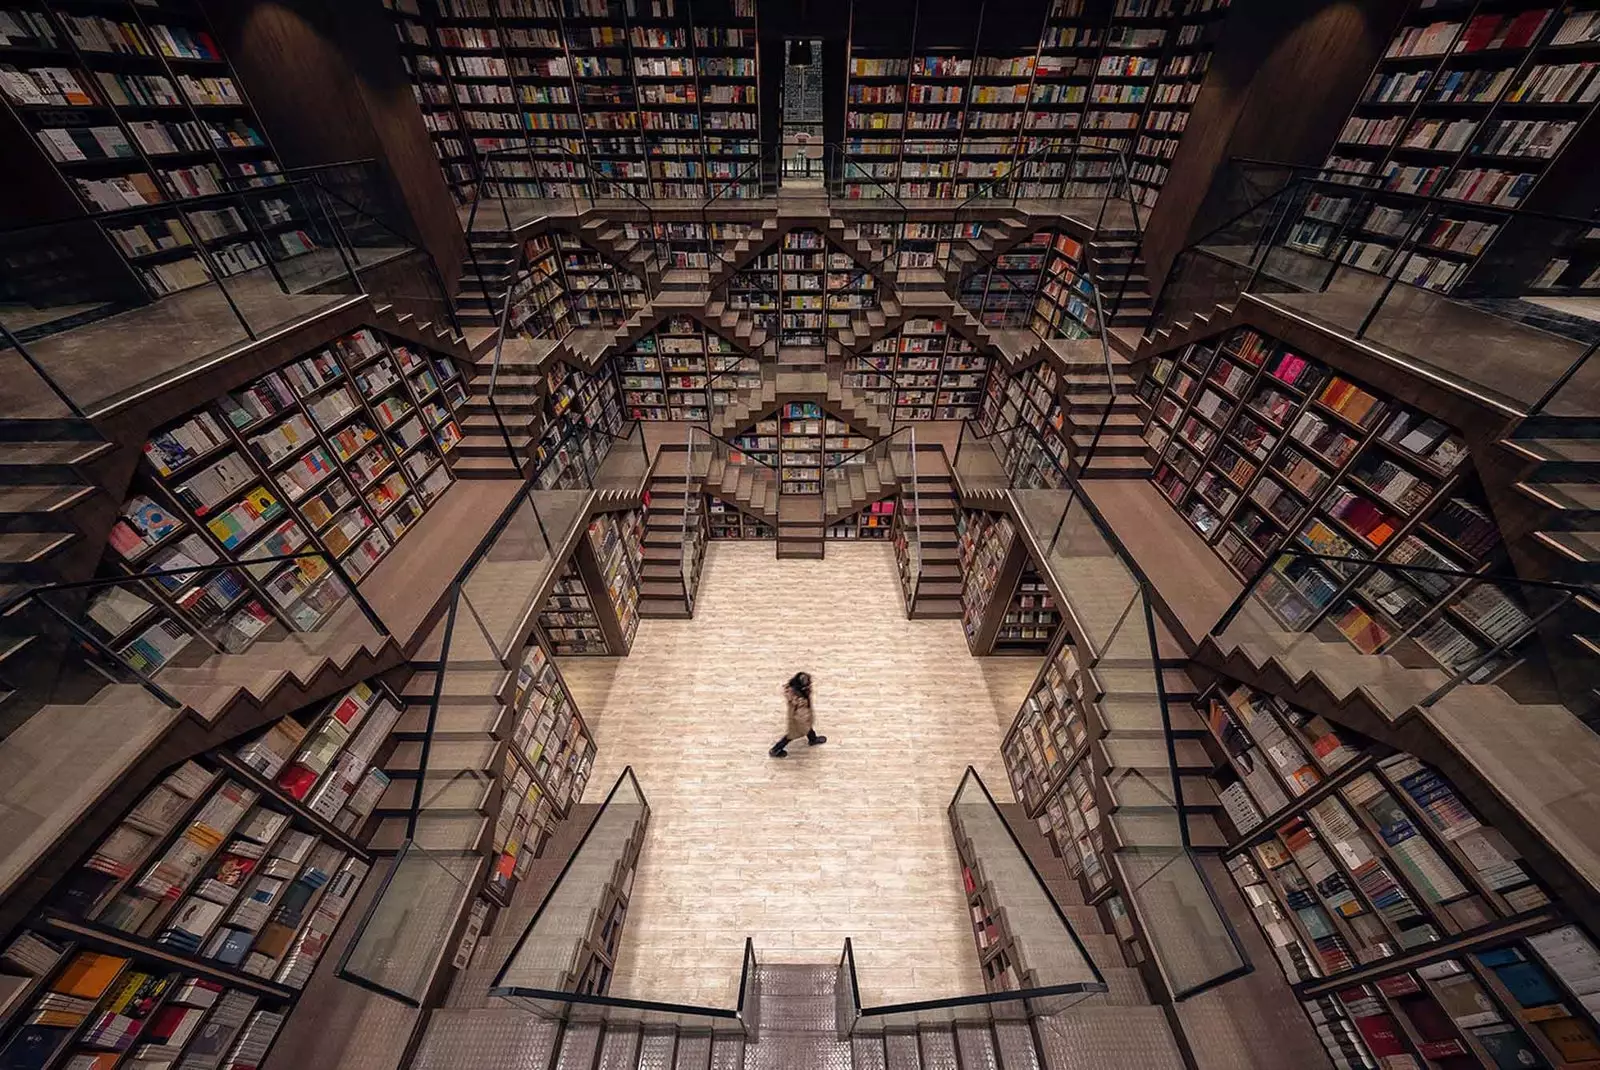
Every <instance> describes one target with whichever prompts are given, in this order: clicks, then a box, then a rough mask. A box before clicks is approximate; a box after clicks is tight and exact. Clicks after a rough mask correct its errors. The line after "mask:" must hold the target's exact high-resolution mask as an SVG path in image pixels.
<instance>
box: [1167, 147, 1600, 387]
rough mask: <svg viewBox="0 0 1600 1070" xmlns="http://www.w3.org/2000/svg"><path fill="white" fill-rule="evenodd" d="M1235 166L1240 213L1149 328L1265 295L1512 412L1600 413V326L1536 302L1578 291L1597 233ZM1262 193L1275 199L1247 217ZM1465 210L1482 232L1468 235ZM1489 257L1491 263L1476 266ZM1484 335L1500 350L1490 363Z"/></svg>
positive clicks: (1194, 262)
mask: <svg viewBox="0 0 1600 1070" xmlns="http://www.w3.org/2000/svg"><path fill="white" fill-rule="evenodd" d="M1230 166H1231V168H1232V169H1233V170H1234V171H1236V172H1238V175H1239V177H1237V178H1235V179H1234V180H1233V181H1232V183H1231V185H1229V187H1228V188H1230V189H1234V190H1236V191H1237V192H1238V195H1237V197H1236V198H1234V200H1233V204H1232V207H1235V208H1238V210H1237V211H1236V212H1235V213H1234V214H1233V215H1232V216H1230V217H1228V218H1226V219H1225V220H1224V221H1223V222H1222V223H1221V224H1220V225H1218V226H1216V227H1214V228H1213V229H1212V230H1211V231H1210V232H1208V233H1207V234H1205V235H1204V236H1203V237H1201V238H1200V239H1198V240H1197V241H1195V242H1193V243H1191V245H1190V246H1189V247H1187V248H1186V249H1185V250H1184V251H1183V252H1182V253H1181V254H1180V255H1179V256H1178V257H1177V258H1176V259H1175V260H1174V262H1173V266H1172V268H1171V270H1170V271H1169V273H1168V275H1167V278H1166V280H1165V282H1164V283H1163V285H1162V286H1161V289H1160V291H1159V292H1160V304H1159V307H1158V309H1157V311H1156V314H1155V316H1154V317H1153V320H1152V329H1156V328H1161V327H1170V326H1173V325H1175V324H1178V323H1181V322H1182V321H1184V320H1185V319H1187V318H1188V317H1189V316H1191V315H1193V314H1194V313H1196V312H1202V313H1203V312H1209V311H1210V310H1211V309H1212V308H1213V307H1215V305H1217V304H1219V303H1225V302H1230V301H1233V300H1235V299H1236V298H1237V297H1238V295H1239V294H1241V293H1250V294H1257V295H1261V296H1262V298H1263V299H1264V300H1266V301H1268V302H1269V303H1271V304H1274V305H1278V306H1281V307H1283V308H1284V309H1286V310H1288V311H1289V312H1290V313H1291V314H1293V315H1295V316H1297V317H1300V318H1303V319H1307V320H1310V321H1312V322H1315V323H1317V324H1319V325H1321V326H1323V327H1325V328H1327V329H1329V330H1332V331H1334V332H1337V333H1339V334H1342V335H1346V336H1349V337H1352V338H1357V339H1361V340H1363V341H1364V342H1366V343H1367V344H1368V345H1369V346H1370V347H1372V348H1374V349H1377V350H1379V351H1380V352H1382V353H1383V354H1384V355H1385V356H1386V357H1387V358H1388V359H1390V360H1392V361H1394V362H1395V363H1397V364H1400V365H1402V366H1405V367H1408V368H1411V369H1413V370H1415V371H1417V372H1419V373H1421V374H1424V375H1426V376H1428V377H1430V378H1436V379H1439V380H1442V381H1444V382H1446V383H1449V384H1450V385H1452V386H1454V387H1456V388H1457V389H1460V390H1463V391H1466V392H1469V393H1472V394H1475V395H1478V396H1481V397H1484V398H1486V399H1488V400H1490V401H1492V402H1496V403H1498V404H1500V405H1502V406H1504V407H1506V408H1507V409H1509V410H1511V411H1512V412H1518V413H1528V412H1537V411H1541V410H1545V409H1547V408H1548V411H1552V412H1557V413H1559V414H1565V415H1582V414H1584V413H1593V412H1594V411H1596V405H1600V370H1596V369H1595V368H1593V367H1592V366H1591V365H1592V362H1591V361H1590V360H1589V358H1590V356H1591V355H1592V353H1593V352H1594V350H1595V348H1596V347H1597V346H1600V327H1597V326H1596V325H1595V324H1594V323H1593V321H1592V320H1588V319H1584V318H1581V317H1578V316H1572V315H1567V314H1564V313H1563V312H1561V311H1560V310H1559V309H1555V308H1550V307H1546V306H1545V305H1541V304H1535V303H1534V302H1535V301H1541V300H1544V299H1547V298H1559V297H1563V296H1568V295H1571V294H1572V293H1574V292H1575V291H1574V289H1573V284H1572V283H1571V282H1570V280H1569V279H1568V278H1567V276H1569V275H1571V274H1572V272H1573V271H1574V270H1576V269H1575V268H1572V267H1571V266H1570V264H1572V263H1576V260H1574V259H1573V258H1572V257H1571V255H1570V253H1569V250H1571V249H1574V248H1576V247H1577V246H1578V245H1579V243H1581V242H1582V241H1584V240H1585V239H1586V236H1587V235H1590V234H1592V233H1594V231H1595V228H1596V221H1595V220H1593V219H1585V218H1579V217H1575V216H1563V215H1557V214H1553V213H1545V212H1535V211H1529V210H1527V209H1523V208H1517V207H1506V206H1503V205H1500V204H1495V203H1491V202H1485V201H1477V200H1472V201H1463V200H1459V199H1456V198H1453V197H1447V196H1443V195H1442V194H1440V193H1430V194H1420V193H1407V192H1402V191H1400V190H1398V189H1391V188H1388V187H1387V184H1386V183H1385V182H1384V181H1383V180H1381V179H1379V178H1377V177H1375V176H1368V175H1359V174H1352V173H1347V172H1340V171H1336V170H1328V169H1315V168H1295V167H1291V166H1289V165H1286V164H1279V163H1270V162H1263V161H1255V160H1242V159H1235V160H1233V161H1231V164H1230ZM1224 181H1227V180H1224ZM1252 191H1265V192H1264V193H1263V195H1262V196H1260V198H1259V199H1258V200H1255V201H1254V202H1250V203H1246V204H1244V206H1243V207H1239V204H1240V203H1241V202H1242V201H1245V200H1247V199H1248V197H1249V196H1250V194H1251V192H1252ZM1463 205H1465V206H1466V207H1468V208H1470V209H1471V214H1472V217H1473V220H1474V221H1475V222H1474V223H1473V224H1472V226H1471V227H1469V228H1466V229H1465V230H1463V228H1462V227H1461V222H1460V211H1461V209H1462V206H1463ZM1485 249H1489V250H1490V251H1491V252H1492V253H1493V258H1492V260H1491V259H1482V260H1479V259H1478V256H1479V254H1480V253H1482V252H1483V251H1484V250H1485ZM1563 265H1568V266H1567V267H1563ZM1529 299H1531V300H1529ZM1484 337H1493V338H1495V339H1496V344H1495V345H1494V346H1492V347H1489V348H1488V349H1485V347H1484V346H1483V345H1482V342H1481V340H1482V339H1483V338H1484ZM1503 351H1515V352H1516V353H1517V359H1516V360H1514V361H1507V360H1503V359H1499V357H1498V356H1497V354H1500V353H1502V352H1503Z"/></svg>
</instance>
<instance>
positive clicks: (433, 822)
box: [367, 814, 490, 854]
mask: <svg viewBox="0 0 1600 1070" xmlns="http://www.w3.org/2000/svg"><path fill="white" fill-rule="evenodd" d="M489 823H490V821H489V818H487V817H484V816H482V815H478V814H456V815H452V814H442V815H440V814H426V815H423V816H422V817H420V818H418V820H417V830H416V835H415V836H414V837H413V840H414V842H415V843H416V844H417V846H418V847H421V848H423V849H424V850H428V851H440V852H459V853H470V852H474V851H477V850H479V849H481V846H482V844H483V840H484V837H485V835H486V833H487V831H488V828H489ZM405 841H406V819H405V818H403V817H386V818H384V819H383V820H382V821H380V822H379V823H378V830H377V831H376V832H374V833H373V834H372V840H371V842H370V843H368V845H367V848H368V850H370V851H372V852H374V853H376V854H393V853H394V852H396V851H398V850H400V848H401V847H402V846H404V844H405Z"/></svg>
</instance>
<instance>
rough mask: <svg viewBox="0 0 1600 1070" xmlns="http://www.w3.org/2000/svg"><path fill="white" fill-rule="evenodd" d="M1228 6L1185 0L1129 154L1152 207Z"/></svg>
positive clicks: (1220, 0)
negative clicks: (1137, 134)
mask: <svg viewBox="0 0 1600 1070" xmlns="http://www.w3.org/2000/svg"><path fill="white" fill-rule="evenodd" d="M1228 6H1229V5H1228V0H1184V3H1183V4H1182V5H1181V10H1180V11H1179V12H1178V14H1177V16H1176V20H1175V24H1174V25H1173V26H1172V30H1171V33H1170V34H1169V36H1168V39H1167V48H1166V51H1165V52H1164V53H1163V54H1162V57H1161V61H1160V70H1159V73H1158V74H1157V76H1156V80H1155V82H1154V84H1153V85H1152V86H1151V88H1150V93H1149V97H1148V99H1147V101H1146V103H1145V109H1144V114H1143V117H1142V118H1141V120H1140V123H1139V138H1138V140H1137V141H1135V142H1134V144H1133V150H1132V152H1131V153H1129V171H1130V177H1131V179H1132V182H1133V185H1134V188H1135V189H1136V190H1137V191H1138V198H1139V203H1141V204H1142V205H1144V206H1145V207H1147V208H1150V207H1154V206H1155V203H1156V199H1157V198H1158V197H1159V196H1160V194H1161V187H1162V186H1163V185H1164V184H1165V183H1166V180H1167V172H1168V171H1169V170H1171V166H1172V158H1173V157H1174V156H1176V155H1177V153H1178V144H1179V142H1180V141H1181V140H1182V138H1183V131H1184V130H1185V128H1187V126H1188V124H1189V112H1190V109H1192V108H1193V107H1194V102H1195V100H1196V99H1197V98H1198V97H1199V96H1200V86H1201V83H1203V82H1204V81H1205V76H1206V71H1207V70H1208V69H1209V68H1210V65H1211V51H1212V48H1213V47H1214V46H1215V44H1216V41H1217V38H1218V36H1219V35H1220V33H1221V31H1222V24H1223V20H1224V18H1225V17H1226V16H1227V11H1228Z"/></svg>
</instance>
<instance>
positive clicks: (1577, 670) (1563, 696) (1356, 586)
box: [1210, 547, 1600, 730]
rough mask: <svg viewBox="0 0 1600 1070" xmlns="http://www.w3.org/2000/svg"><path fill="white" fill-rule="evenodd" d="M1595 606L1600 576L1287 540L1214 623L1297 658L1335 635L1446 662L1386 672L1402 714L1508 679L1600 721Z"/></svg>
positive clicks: (1399, 719)
mask: <svg viewBox="0 0 1600 1070" xmlns="http://www.w3.org/2000/svg"><path fill="white" fill-rule="evenodd" d="M1438 560H1441V561H1442V560H1443V558H1438ZM1596 612H1600V587H1597V586H1596V585H1594V584H1585V583H1570V582H1564V581H1558V580H1524V579H1521V578H1519V577H1516V576H1509V575H1498V574H1494V573H1486V572H1467V571H1464V570H1462V569H1458V568H1454V567H1448V566H1436V565H1419V564H1412V563H1400V562H1394V561H1371V560H1367V559H1364V558H1355V557H1343V556H1334V555H1329V554H1319V553H1313V552H1311V551H1307V550H1300V549H1294V548H1289V547H1284V548H1280V549H1277V550H1274V551H1272V552H1271V553H1269V554H1267V555H1266V557H1265V559H1264V561H1263V563H1262V565H1261V567H1260V568H1259V569H1257V570H1256V572H1255V574H1254V575H1253V576H1252V577H1251V579H1250V582H1249V583H1248V584H1246V586H1245V588H1244V590H1243V591H1241V592H1240V593H1239V596H1238V597H1237V598H1235V599H1234V601H1233V604H1232V605H1230V606H1229V607H1228V609H1227V611H1226V612H1224V613H1223V615H1222V616H1221V617H1220V618H1218V620H1217V623H1216V624H1215V625H1214V626H1212V628H1211V631H1210V635H1211V638H1212V639H1213V640H1214V641H1215V642H1216V644H1217V646H1218V647H1219V648H1220V649H1222V650H1223V651H1224V652H1225V653H1226V652H1227V651H1229V650H1231V649H1237V648H1238V647H1239V646H1240V645H1242V644H1247V643H1248V644H1252V645H1254V646H1256V647H1259V648H1260V649H1261V650H1263V651H1267V652H1270V653H1271V654H1272V655H1274V656H1278V657H1281V658H1291V659H1292V658H1293V656H1294V654H1295V652H1296V650H1298V649H1300V648H1302V647H1305V648H1307V649H1316V647H1317V646H1318V645H1320V644H1322V643H1324V642H1329V643H1334V644H1347V645H1349V646H1350V648H1351V649H1352V650H1354V651H1355V652H1356V653H1357V654H1359V655H1362V656H1365V657H1385V656H1388V657H1393V658H1397V659H1398V662H1399V664H1400V665H1402V666H1408V665H1436V666H1438V668H1437V669H1431V670H1422V669H1418V670H1413V671H1412V672H1410V673H1409V674H1407V675H1406V676H1403V677H1397V678H1396V679H1395V680H1393V681H1392V682H1390V683H1388V684H1386V686H1385V687H1384V689H1383V693H1382V694H1383V698H1384V699H1385V700H1386V703H1385V706H1386V709H1385V713H1386V715H1387V717H1388V718H1389V719H1390V721H1391V722H1393V723H1395V724H1403V723H1405V722H1407V721H1409V720H1410V719H1411V718H1413V717H1415V716H1418V715H1419V714H1421V712H1422V711H1426V710H1428V709H1429V708H1431V707H1432V706H1434V705H1435V704H1437V703H1438V702H1440V701H1441V700H1442V699H1444V698H1445V697H1446V696H1447V695H1449V694H1450V693H1451V692H1453V691H1454V690H1455V689H1456V688H1458V687H1460V686H1462V685H1463V684H1499V685H1500V686H1501V687H1502V689H1504V690H1507V691H1508V692H1512V693H1522V694H1529V695H1533V696H1538V697H1540V698H1541V699H1542V697H1543V696H1549V695H1556V696H1559V697H1560V700H1561V702H1562V703H1563V704H1564V705H1566V706H1567V708H1568V709H1569V710H1571V711H1572V713H1573V715H1574V716H1575V717H1578V718H1579V719H1580V720H1583V721H1584V722H1585V723H1587V724H1590V726H1591V727H1597V726H1600V716H1597V715H1600V709H1596V708H1595V707H1594V703H1593V696H1592V695H1591V693H1590V690H1591V689H1592V687H1593V681H1594V680H1595V679H1600V658H1597V657H1596V655H1595V653H1594V651H1593V650H1592V649H1591V648H1590V647H1589V646H1588V645H1586V644H1585V643H1583V642H1582V641H1581V640H1580V639H1579V636H1581V635H1583V634H1587V632H1588V631H1590V630H1592V626H1591V623H1590V622H1592V620H1593V614H1594V613H1596ZM1452 636H1460V637H1462V638H1463V639H1465V640H1467V641H1468V642H1467V645H1466V646H1465V647H1463V646H1461V644H1460V643H1459V642H1458V641H1455V640H1454V639H1453V638H1452ZM1519 651H1523V652H1532V653H1533V654H1534V656H1531V657H1530V656H1525V654H1521V653H1518V652H1519ZM1597 730H1600V728H1597Z"/></svg>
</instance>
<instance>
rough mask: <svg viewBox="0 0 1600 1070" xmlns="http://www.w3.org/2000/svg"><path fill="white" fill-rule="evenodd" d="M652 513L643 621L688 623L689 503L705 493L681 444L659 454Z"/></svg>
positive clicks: (642, 583)
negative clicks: (685, 522) (686, 540)
mask: <svg viewBox="0 0 1600 1070" xmlns="http://www.w3.org/2000/svg"><path fill="white" fill-rule="evenodd" d="M646 493H647V495H648V500H649V502H650V508H649V509H648V510H647V511H646V512H645V517H644V558H643V560H642V562H641V564H640V567H639V616H641V617H667V618H671V619H675V620H688V619H689V618H690V617H691V616H693V615H694V614H693V606H694V589H693V581H694V580H695V579H696V577H695V576H691V577H690V583H689V584H685V583H684V576H683V535H684V532H683V514H684V500H685V498H686V497H687V496H688V495H690V494H699V493H701V487H700V484H699V483H698V481H696V480H695V478H694V477H693V475H692V474H691V473H690V471H689V454H688V452H687V447H686V446H685V445H683V444H682V443H667V444H664V445H663V446H662V447H661V452H660V453H658V454H657V455H656V463H655V468H654V469H653V470H652V472H651V476H650V486H649V488H648V489H647V492H646Z"/></svg>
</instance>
